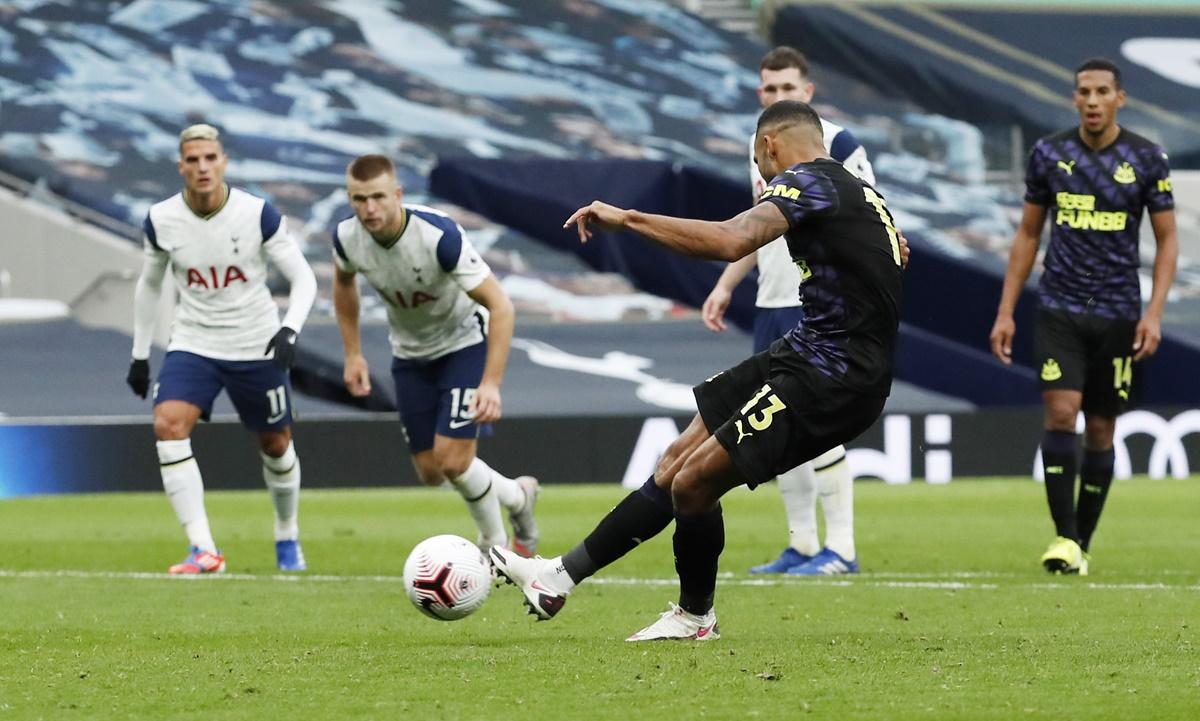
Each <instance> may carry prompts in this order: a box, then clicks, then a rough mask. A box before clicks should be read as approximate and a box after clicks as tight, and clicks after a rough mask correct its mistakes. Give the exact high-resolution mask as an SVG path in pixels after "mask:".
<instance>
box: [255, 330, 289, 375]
mask: <svg viewBox="0 0 1200 721" xmlns="http://www.w3.org/2000/svg"><path fill="white" fill-rule="evenodd" d="M272 350H274V351H275V365H277V366H279V367H280V369H282V370H285V371H286V370H288V369H290V368H291V367H292V362H293V361H295V360H296V331H294V330H292V329H291V328H288V327H287V326H283V327H281V328H280V329H279V331H278V332H277V333H276V334H275V335H274V337H272V338H271V340H270V341H268V342H267V349H266V350H265V351H263V355H271V351H272Z"/></svg>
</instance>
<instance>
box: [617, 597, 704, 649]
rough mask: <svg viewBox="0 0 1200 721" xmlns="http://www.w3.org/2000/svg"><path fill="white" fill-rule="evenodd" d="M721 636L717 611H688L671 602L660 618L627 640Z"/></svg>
mask: <svg viewBox="0 0 1200 721" xmlns="http://www.w3.org/2000/svg"><path fill="white" fill-rule="evenodd" d="M720 637H721V629H720V627H719V626H718V625H717V612H716V610H715V609H711V608H710V609H709V610H708V613H706V614H704V615H703V616H697V615H696V614H694V613H688V612H687V611H685V610H683V609H682V608H681V607H679V606H677V605H675V604H674V603H672V604H671V608H669V609H668V610H667V611H666V612H664V613H663V614H662V615H661V616H659V617H658V620H657V621H655V622H654V623H652V624H650V625H649V626H647V627H645V628H643V629H642V630H641V631H638V632H637V633H635V634H633V635H632V636H630V637H629V638H627V639H625V640H626V641H665V640H671V639H675V640H685V641H716V640H717V639H718V638H720Z"/></svg>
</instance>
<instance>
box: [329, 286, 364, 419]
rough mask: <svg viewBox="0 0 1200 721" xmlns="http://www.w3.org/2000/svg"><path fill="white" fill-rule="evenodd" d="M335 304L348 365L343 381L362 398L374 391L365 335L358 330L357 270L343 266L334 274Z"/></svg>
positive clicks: (349, 389)
mask: <svg viewBox="0 0 1200 721" xmlns="http://www.w3.org/2000/svg"><path fill="white" fill-rule="evenodd" d="M333 308H334V311H335V313H336V315H337V323H338V330H339V331H341V333H342V352H343V355H344V356H345V365H344V367H343V369H342V382H344V383H345V384H346V390H348V391H350V395H352V396H355V397H357V398H363V397H366V396H368V395H370V394H371V372H370V368H369V367H368V365H367V359H366V358H364V357H363V354H362V337H361V335H360V334H359V331H358V313H359V300H358V281H357V279H356V274H354V273H348V272H346V271H344V270H342V269H340V268H335V269H334V274H333Z"/></svg>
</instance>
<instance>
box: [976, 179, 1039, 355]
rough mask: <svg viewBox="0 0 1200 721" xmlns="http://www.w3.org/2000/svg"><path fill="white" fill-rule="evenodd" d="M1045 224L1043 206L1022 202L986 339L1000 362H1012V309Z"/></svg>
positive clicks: (1031, 263) (1014, 323) (1027, 276)
mask: <svg viewBox="0 0 1200 721" xmlns="http://www.w3.org/2000/svg"><path fill="white" fill-rule="evenodd" d="M1045 223H1046V208H1045V206H1042V205H1037V204H1036V203H1028V202H1027V203H1025V206H1024V208H1023V209H1022V211H1021V224H1020V225H1019V226H1017V233H1016V236H1015V237H1014V238H1013V246H1012V251H1011V252H1010V253H1009V256H1008V269H1007V270H1006V271H1005V273H1004V290H1002V291H1001V292H1000V306H999V308H997V310H996V322H995V323H994V324H993V325H992V332H991V335H990V336H989V340H990V341H991V344H992V355H994V356H996V358H997V359H999V360H1000V362H1001V363H1003V364H1004V365H1010V364H1012V339H1013V336H1014V335H1016V332H1017V324H1016V322H1015V321H1013V312H1014V311H1015V310H1016V307H1017V300H1018V299H1019V298H1020V297H1021V289H1022V288H1024V287H1025V281H1026V280H1028V279H1029V274H1030V273H1031V272H1032V271H1033V262H1034V260H1035V259H1036V258H1037V251H1038V246H1039V245H1040V244H1041V242H1042V226H1043V225H1045Z"/></svg>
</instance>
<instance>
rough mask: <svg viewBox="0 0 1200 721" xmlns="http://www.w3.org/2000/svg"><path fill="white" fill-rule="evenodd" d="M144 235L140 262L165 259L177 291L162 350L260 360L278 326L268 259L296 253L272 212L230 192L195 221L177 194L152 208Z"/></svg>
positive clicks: (250, 198) (276, 213)
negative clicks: (168, 337)
mask: <svg viewBox="0 0 1200 721" xmlns="http://www.w3.org/2000/svg"><path fill="white" fill-rule="evenodd" d="M143 230H144V232H145V242H146V254H147V256H149V258H150V259H151V260H154V259H155V258H162V257H163V256H164V255H165V256H167V257H168V258H169V260H170V265H171V272H172V273H173V274H174V276H175V285H176V287H177V288H178V289H179V303H178V306H177V307H176V310H175V322H174V325H172V327H171V341H170V343H169V344H168V345H167V350H168V351H173V350H180V351H188V352H190V353H196V354H198V355H202V356H206V357H208V358H215V359H218V360H262V359H264V358H266V357H267V356H264V351H265V350H266V347H267V343H268V341H270V340H271V337H272V336H273V335H275V333H276V331H278V330H279V325H280V324H279V308H278V307H277V306H276V305H275V301H274V300H273V299H272V298H271V292H270V290H268V288H267V258H268V256H272V257H276V256H284V255H287V256H289V257H290V256H292V255H294V254H298V253H300V250H299V248H298V247H297V246H296V242H295V240H293V239H292V237H291V236H290V235H289V234H288V232H287V229H286V226H285V224H284V222H283V217H282V216H281V215H280V214H279V211H278V210H276V209H275V207H274V206H272V205H271V204H270V203H268V202H267V201H265V200H263V199H262V198H259V197H256V196H254V195H251V194H250V193H247V192H245V191H243V190H239V189H237V188H230V189H229V197H228V198H227V199H226V201H225V205H223V206H221V208H220V210H218V211H217V212H215V213H213V214H212V215H209V216H207V217H200V216H198V215H196V213H194V212H193V211H192V210H191V208H189V207H188V206H187V203H185V202H184V200H183V194H182V193H178V194H176V195H173V196H171V197H170V198H167V199H166V200H164V201H162V202H159V203H155V204H154V205H153V206H151V208H150V213H149V214H148V215H147V216H146V220H145V223H144V224H143ZM310 272H311V271H310ZM310 304H311V301H310ZM304 315H307V308H305V309H304ZM303 320H304V318H303V317H301V318H299V321H300V323H303ZM293 329H294V330H297V331H299V330H300V328H299V327H298V326H297V327H294V328H293ZM148 345H149V344H148V343H147V346H148ZM135 355H136V352H135Z"/></svg>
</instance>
